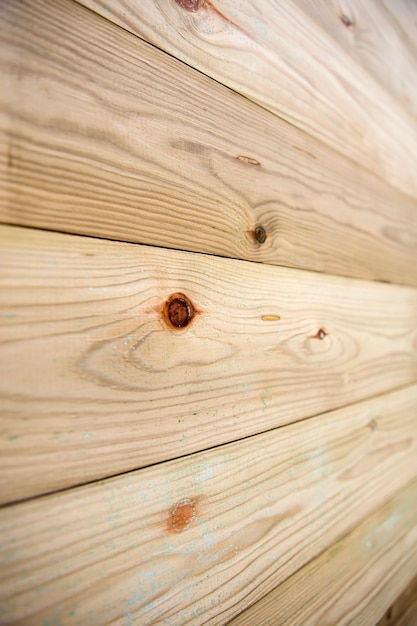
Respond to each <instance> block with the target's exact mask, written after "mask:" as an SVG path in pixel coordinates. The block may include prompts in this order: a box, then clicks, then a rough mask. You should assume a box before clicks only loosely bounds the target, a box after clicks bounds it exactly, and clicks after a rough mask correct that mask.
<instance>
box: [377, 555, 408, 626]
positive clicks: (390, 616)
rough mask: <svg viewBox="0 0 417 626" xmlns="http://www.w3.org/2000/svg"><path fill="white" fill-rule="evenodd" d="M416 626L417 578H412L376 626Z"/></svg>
mask: <svg viewBox="0 0 417 626" xmlns="http://www.w3.org/2000/svg"><path fill="white" fill-rule="evenodd" d="M414 564H415V562H414ZM416 624H417V578H414V579H413V580H412V581H411V582H410V584H409V585H408V586H407V587H406V588H405V589H404V591H403V592H402V593H400V594H399V596H398V598H396V599H395V602H393V604H392V606H390V607H389V608H388V610H387V612H386V614H385V615H384V617H383V618H382V619H381V620H380V621H379V622H378V624H377V626H415V625H416Z"/></svg>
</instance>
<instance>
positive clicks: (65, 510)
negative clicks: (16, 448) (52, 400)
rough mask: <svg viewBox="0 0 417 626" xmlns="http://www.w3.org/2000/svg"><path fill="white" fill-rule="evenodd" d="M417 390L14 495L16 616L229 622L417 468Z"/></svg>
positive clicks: (32, 620)
mask: <svg viewBox="0 0 417 626" xmlns="http://www.w3.org/2000/svg"><path fill="white" fill-rule="evenodd" d="M416 400H417V386H414V387H412V388H406V389H403V390H401V391H397V392H394V393H392V394H388V395H386V396H384V397H381V398H380V399H372V400H367V401H365V402H363V403H361V404H357V405H353V406H351V407H347V408H344V409H342V410H339V411H336V412H333V413H330V414H325V415H323V416H320V417H315V418H312V419H310V420H305V421H303V422H300V423H298V424H291V425H289V426H285V427H283V428H279V429H276V430H273V431H270V432H268V433H264V434H261V435H257V436H255V437H252V438H248V439H245V440H243V441H239V442H236V443H233V444H229V445H227V446H222V447H220V448H215V449H212V450H208V451H206V452H202V453H199V454H196V455H191V456H188V457H184V458H182V459H178V460H176V461H171V462H168V463H160V464H158V465H155V466H153V467H150V468H146V469H144V470H139V471H136V472H130V473H128V474H125V475H123V476H118V477H116V478H114V479H109V480H105V481H102V482H101V483H96V484H91V485H87V486H85V487H81V488H76V489H72V490H69V491H67V492H64V493H60V494H55V495H51V496H45V497H41V498H38V499H35V500H32V501H30V502H27V503H22V504H17V505H12V506H9V507H5V508H3V509H2V510H0V536H1V537H2V541H1V552H0V562H1V564H2V566H1V574H0V576H1V578H0V607H1V611H2V613H1V616H2V619H3V623H7V624H24V625H25V626H38V625H39V624H46V623H48V624H55V623H57V621H58V620H59V623H60V624H61V625H62V626H67V625H68V626H69V625H73V624H74V625H75V624H79V625H80V626H84V625H85V624H100V626H105V625H106V624H113V623H117V624H164V625H165V624H167V625H169V626H179V625H182V624H195V625H197V624H199V625H200V624H204V625H215V626H219V625H220V624H223V623H225V622H227V621H228V620H230V619H231V618H232V617H234V616H235V615H236V614H237V613H239V612H240V611H242V610H243V609H244V608H245V607H247V606H249V605H250V604H252V603H253V602H255V601H256V600H258V599H259V598H260V597H262V596H263V595H264V594H266V593H267V592H269V591H270V590H271V589H272V588H274V587H275V586H276V585H278V584H279V583H281V582H283V581H284V580H285V579H286V578H288V577H289V576H290V575H292V574H293V573H294V572H295V571H297V570H298V569H300V568H301V567H302V566H303V565H305V564H306V563H308V562H309V561H310V560H311V559H313V558H314V557H316V556H317V555H318V554H320V553H321V552H322V551H324V550H325V549H326V548H328V547H329V546H330V545H332V544H333V543H334V542H335V541H337V540H338V539H340V538H341V537H342V536H343V535H345V534H347V533H348V532H349V531H351V530H352V529H353V528H354V527H355V526H356V525H357V524H358V523H359V522H360V521H361V520H363V519H365V518H366V517H367V516H369V515H370V514H371V513H372V512H373V511H374V510H376V509H378V508H379V507H380V506H382V505H383V504H384V503H385V502H387V501H388V500H389V499H391V498H392V497H393V496H394V495H395V494H396V493H397V492H398V490H399V489H401V488H403V487H405V486H406V485H407V484H408V483H410V482H411V481H412V480H413V479H414V478H415V477H416V475H417V415H416V412H415V406H416ZM50 471H51V472H53V471H54V468H53V466H52V465H51V468H50ZM408 514H409V513H408ZM414 517H415V510H414ZM388 526H389V523H388ZM406 526H407V524H406ZM399 527H400V524H399ZM407 527H408V526H407ZM381 536H382V537H383V536H384V532H383V530H382V529H381V530H380V531H378V529H375V532H374V535H373V536H372V537H370V538H369V541H370V542H371V543H372V542H373V541H375V542H377V541H378V538H379V537H381ZM407 548H408V544H407V543H405V544H404V545H403V546H402V549H404V550H407ZM364 549H365V550H366V552H367V554H368V555H369V557H370V558H372V553H373V549H372V547H370V546H369V545H366V546H364ZM402 556H403V555H402Z"/></svg>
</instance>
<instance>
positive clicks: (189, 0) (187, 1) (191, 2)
mask: <svg viewBox="0 0 417 626" xmlns="http://www.w3.org/2000/svg"><path fill="white" fill-rule="evenodd" d="M175 2H176V3H177V4H178V6H180V7H181V9H184V10H185V11H190V12H191V13H195V12H196V11H198V9H199V8H200V0H175Z"/></svg>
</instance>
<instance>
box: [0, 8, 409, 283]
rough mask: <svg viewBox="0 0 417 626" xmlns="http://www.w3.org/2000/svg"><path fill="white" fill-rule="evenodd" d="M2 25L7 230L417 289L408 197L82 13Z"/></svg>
mask: <svg viewBox="0 0 417 626" xmlns="http://www.w3.org/2000/svg"><path fill="white" fill-rule="evenodd" d="M112 6H114V7H116V6H117V3H112ZM140 6H141V11H142V9H143V11H144V15H145V12H146V10H148V9H147V7H151V6H152V3H144V4H141V5H140ZM173 6H174V5H173V4H172V3H170V4H167V11H173V10H175V11H176V9H174V8H173ZM1 18H2V25H3V28H2V29H1V33H0V66H1V72H2V85H3V88H2V89H1V90H0V220H1V221H3V222H8V223H14V224H23V225H31V226H35V227H39V228H47V229H53V230H60V231H62V230H64V231H67V232H78V233H80V234H87V235H93V236H98V237H106V238H110V239H121V240H129V241H136V242H142V243H147V244H152V245H157V246H163V247H170V248H178V249H189V250H195V251H199V252H208V253H212V254H216V255H224V256H230V257H235V258H244V259H248V260H255V261H263V262H267V263H271V264H278V265H285V266H291V267H298V268H304V269H311V270H317V271H325V272H327V273H333V274H342V275H350V276H358V277H362V278H371V279H378V280H387V281H390V282H397V283H406V284H413V285H417V265H416V263H415V249H416V248H417V205H416V202H415V201H414V200H412V199H411V198H409V197H407V196H406V195H404V194H402V193H400V192H397V191H395V190H394V189H392V188H391V187H389V186H388V185H387V184H385V182H382V181H381V180H380V179H378V178H377V177H374V176H373V175H371V174H369V173H367V172H365V171H363V169H362V168H361V167H359V166H356V165H355V164H354V163H352V162H351V161H349V160H348V159H345V158H343V157H339V156H338V155H337V154H336V153H335V152H334V151H333V150H330V149H328V148H326V147H325V146H324V145H323V144H321V143H320V142H319V141H316V140H314V139H313V138H311V137H309V136H308V135H306V134H305V133H303V132H301V131H299V130H297V129H296V128H294V127H293V126H291V125H290V124H288V123H285V122H283V121H282V120H280V119H278V118H277V117H276V116H275V115H272V114H271V113H269V112H268V111H265V110H263V109H262V108H261V107H259V106H257V105H255V104H253V103H251V102H249V101H248V100H247V99H246V98H244V97H242V96H239V95H238V94H235V93H233V92H231V91H230V90H228V89H226V88H225V87H223V86H221V85H219V84H217V83H215V81H213V80H210V79H208V78H207V77H205V76H202V75H201V74H199V73H198V72H196V71H194V70H192V69H190V68H188V67H186V66H185V65H184V64H182V63H180V62H178V61H177V60H176V59H172V58H170V57H168V55H166V54H164V53H162V52H160V51H159V50H156V49H155V48H153V47H152V46H149V45H148V44H146V43H144V42H142V41H141V40H140V39H139V38H138V37H135V36H133V35H131V34H130V33H127V32H125V31H123V30H122V29H121V28H119V27H117V26H115V25H114V24H112V23H110V22H109V21H107V20H105V19H103V18H101V17H99V16H97V15H95V14H94V13H93V12H91V11H89V10H87V9H86V8H85V7H82V6H80V5H78V4H76V3H75V2H71V1H70V0H67V1H66V0H57V1H52V0H34V2H31V3H26V4H23V3H21V2H17V1H13V0H7V2H4V3H2V6H1ZM181 19H182V18H181ZM187 19H188V18H187ZM190 19H191V18H190ZM152 24H153V22H152ZM243 58H244V57H242V59H243ZM352 106H353V105H352ZM334 108H335V110H336V109H337V106H336V102H335V103H334ZM309 110H310V109H309ZM311 111H313V109H311ZM320 115H321V114H320ZM370 115H371V116H372V117H373V116H374V111H373V110H371V111H370ZM321 119H322V120H323V121H324V120H325V119H326V116H324V117H323V116H322V115H321ZM375 119H377V117H376V118H375ZM353 124H354V122H352V123H351V122H349V125H350V126H349V127H351V126H353ZM381 128H382V129H383V130H384V131H385V129H386V128H387V127H386V126H381ZM409 136H410V137H411V133H410V134H409ZM396 137H397V141H396V145H397V146H406V145H407V142H406V141H402V138H401V137H402V136H401V131H400V129H399V130H398V133H397V135H396ZM387 150H388V148H387ZM388 152H390V153H391V148H390V149H389V150H388ZM392 153H394V151H392ZM409 157H410V158H409V160H408V161H407V162H406V163H404V167H403V171H404V172H405V171H406V170H407V165H408V164H412V165H413V172H414V170H415V168H414V162H415V155H409ZM413 159H414V160H413ZM384 178H386V177H385V176H384ZM416 180H417V178H416ZM259 225H261V226H262V227H264V229H265V230H266V235H267V238H266V241H265V243H263V244H260V243H258V242H257V241H256V240H255V238H254V230H255V228H256V227H257V226H259Z"/></svg>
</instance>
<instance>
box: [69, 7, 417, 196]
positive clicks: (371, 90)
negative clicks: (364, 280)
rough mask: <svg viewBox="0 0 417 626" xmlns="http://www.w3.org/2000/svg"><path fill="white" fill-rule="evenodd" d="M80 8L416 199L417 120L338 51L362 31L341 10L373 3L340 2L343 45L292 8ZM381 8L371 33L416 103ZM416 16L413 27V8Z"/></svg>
mask: <svg viewBox="0 0 417 626" xmlns="http://www.w3.org/2000/svg"><path fill="white" fill-rule="evenodd" d="M79 1H80V2H81V3H82V4H83V5H85V6H87V7H90V8H91V9H93V10H94V11H96V12H98V13H100V14H101V15H103V16H104V17H106V18H107V19H109V20H111V21H113V22H115V23H116V24H119V25H121V26H123V28H125V29H127V30H129V31H131V32H133V33H136V34H138V35H139V36H140V37H142V38H144V39H146V40H147V41H150V42H151V43H153V44H154V45H156V46H158V47H160V48H162V49H163V50H165V51H167V52H169V53H170V54H172V55H174V56H176V57H178V58H180V59H182V60H183V61H185V62H186V63H188V64H189V65H191V66H192V67H195V68H197V69H199V70H201V71H202V72H204V73H205V74H207V75H208V76H211V77H212V78H215V79H216V80H218V81H220V82H221V83H224V84H225V85H228V86H229V87H232V88H233V89H235V90H236V91H238V92H240V93H242V94H244V95H246V96H247V97H248V98H251V99H252V100H253V101H255V102H258V103H259V104H261V105H262V106H263V107H265V108H267V109H269V110H270V111H273V112H274V113H276V114H277V115H278V116H279V117H281V118H283V119H284V120H286V121H288V122H290V123H291V124H293V125H295V126H297V127H298V128H301V129H302V130H304V131H306V132H307V133H309V134H310V135H312V136H313V137H315V138H316V139H319V140H320V141H323V142H325V143H326V144H327V145H328V146H330V147H331V148H333V149H334V150H336V151H337V152H339V153H340V154H343V155H345V156H347V157H348V158H350V159H352V160H353V161H355V162H356V163H358V164H359V165H361V166H362V167H364V168H366V169H368V170H369V171H372V172H374V173H375V174H376V175H377V176H379V177H380V178H381V179H382V180H387V181H389V183H390V184H392V185H394V186H395V187H398V188H399V189H401V190H402V191H404V192H406V193H408V194H410V195H412V196H413V197H416V196H417V180H416V176H415V163H416V158H417V126H416V121H415V119H414V118H413V117H412V116H411V115H409V114H408V113H407V112H406V111H405V109H404V108H403V107H402V106H401V105H400V104H399V103H398V101H397V100H396V99H395V98H394V97H393V96H391V95H390V94H389V93H388V92H387V91H386V90H385V89H384V88H383V87H382V86H381V85H380V84H379V83H378V82H377V81H376V80H375V79H374V78H373V77H372V76H371V75H370V74H369V73H368V72H367V71H366V70H365V69H363V68H362V67H361V66H360V65H359V64H358V63H357V62H356V60H355V59H354V58H352V55H351V54H350V52H347V51H346V50H344V49H343V46H340V45H339V39H340V38H343V36H346V33H345V32H344V31H345V30H346V29H349V30H350V31H351V32H350V33H349V34H350V37H351V38H355V39H359V40H360V38H361V30H360V26H361V24H360V23H359V24H358V25H357V26H356V25H355V24H348V25H347V26H346V25H345V24H344V23H343V21H342V19H341V18H342V16H343V11H347V10H348V8H349V7H353V6H354V7H355V19H359V15H360V14H362V13H363V14H364V15H366V14H367V11H368V9H363V11H362V9H361V10H360V11H359V6H360V7H362V6H363V5H364V4H366V5H368V4H369V3H368V2H367V3H363V2H362V3H361V2H359V0H356V2H355V3H354V4H353V0H350V2H348V3H347V2H343V4H342V3H339V2H336V1H335V2H334V3H333V5H332V19H333V21H334V22H335V23H336V25H335V26H334V28H335V29H337V31H338V37H337V39H338V42H337V43H335V41H334V39H333V38H332V37H331V36H330V35H329V34H327V33H326V32H325V30H323V29H322V27H321V24H317V23H316V22H314V21H313V20H312V19H311V17H310V15H309V14H308V13H306V12H305V11H303V10H302V9H301V8H300V7H299V6H297V2H296V1H295V2H293V1H291V0H286V2H280V1H279V0H270V1H269V2H266V1H263V2H261V1H258V2H256V3H254V2H252V1H251V0H210V1H209V0H176V1H173V2H168V3H160V2H158V1H156V0H149V1H148V2H145V3H143V2H141V0H113V1H112V2H111V3H109V2H107V1H105V0H79ZM306 2H307V0H306ZM309 2H310V3H311V5H314V4H315V1H314V0H309ZM374 4H375V2H371V4H370V6H371V7H372V6H374ZM394 6H396V4H395V5H394ZM377 7H378V9H377V10H376V11H374V13H373V19H377V20H378V23H377V24H374V25H373V27H372V30H373V29H374V28H379V31H378V34H377V37H378V41H379V42H380V46H381V47H382V50H383V52H382V53H381V54H382V59H383V65H384V67H385V70H386V72H387V73H388V74H392V73H395V74H396V77H397V78H396V80H398V77H400V80H403V81H404V88H405V90H406V91H407V94H409V97H410V98H411V97H412V96H413V97H414V89H415V74H414V73H413V72H414V68H415V58H412V57H411V56H410V55H409V54H408V55H407V54H406V46H405V45H404V46H401V49H400V50H399V51H398V53H397V55H396V58H395V59H394V60H395V62H393V63H392V64H391V62H390V61H389V60H387V59H388V58H389V57H391V56H394V55H395V51H396V48H398V46H400V40H399V38H398V37H397V38H396V39H395V40H394V41H393V40H391V39H390V37H391V36H392V30H390V31H389V32H387V31H386V22H387V20H383V21H381V20H382V15H381V14H382V12H383V9H382V7H380V5H379V3H378V5H377ZM369 10H370V9H369ZM392 11H394V9H392ZM412 14H413V17H414V19H415V17H416V14H417V11H416V8H415V5H414V9H413V12H412ZM346 17H347V18H349V16H348V15H347V16H346ZM372 43H373V42H372ZM367 44H368V45H370V44H371V42H367ZM371 45H372V44H371ZM392 48H394V50H393V49H392Z"/></svg>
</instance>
